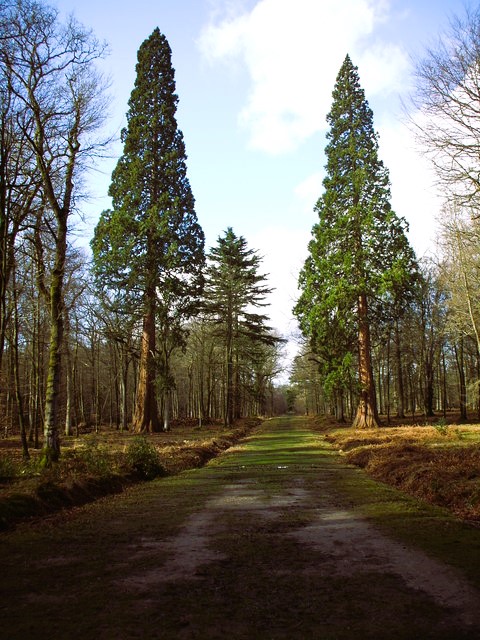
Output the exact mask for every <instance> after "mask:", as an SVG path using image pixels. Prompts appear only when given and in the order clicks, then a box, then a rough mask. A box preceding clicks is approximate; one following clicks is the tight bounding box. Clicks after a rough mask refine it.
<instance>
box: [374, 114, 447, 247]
mask: <svg viewBox="0 0 480 640" xmlns="http://www.w3.org/2000/svg"><path fill="white" fill-rule="evenodd" d="M380 156H381V158H382V160H383V161H384V163H385V166H386V167H387V168H388V169H389V172H390V180H391V183H392V188H391V189H392V206H393V208H394V210H395V212H396V213H397V214H398V215H399V216H402V217H405V218H406V220H407V221H408V223H409V225H410V233H409V238H410V242H411V244H412V246H413V248H414V249H415V251H416V253H417V256H418V257H421V256H423V255H424V254H426V253H429V252H431V251H432V250H433V248H434V240H435V236H436V233H437V227H438V225H437V217H438V213H439V211H440V207H441V197H440V194H439V192H438V189H437V188H436V187H435V186H434V185H435V179H434V175H433V169H432V167H431V164H430V163H429V162H428V160H427V158H425V156H423V155H420V153H419V151H418V148H417V146H416V144H415V140H414V137H413V134H412V133H411V132H410V131H409V130H408V128H407V127H406V126H405V125H404V124H402V123H400V122H396V123H389V124H384V125H383V126H382V127H380Z"/></svg>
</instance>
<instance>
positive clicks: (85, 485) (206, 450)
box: [0, 418, 261, 531]
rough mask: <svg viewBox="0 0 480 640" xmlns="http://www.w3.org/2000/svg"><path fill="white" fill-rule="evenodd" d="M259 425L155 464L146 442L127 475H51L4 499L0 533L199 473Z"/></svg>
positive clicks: (179, 449)
mask: <svg viewBox="0 0 480 640" xmlns="http://www.w3.org/2000/svg"><path fill="white" fill-rule="evenodd" d="M259 424H261V420H259V419H253V418H252V419H250V420H244V421H242V423H241V424H240V425H237V426H236V427H234V428H232V429H231V431H229V432H226V433H224V434H222V435H221V436H218V437H216V438H211V439H209V440H205V441H203V442H200V443H194V444H192V443H188V444H184V445H175V446H172V447H168V448H166V449H165V450H162V449H160V450H159V451H158V459H153V455H152V453H153V452H152V447H151V445H149V443H148V441H147V440H145V442H144V443H140V444H139V443H138V442H137V443H136V446H135V447H134V449H135V450H133V449H132V450H131V451H130V458H131V459H130V460H128V456H126V458H127V463H128V464H126V468H127V469H128V470H127V471H125V472H124V473H105V472H104V473H102V474H101V475H81V476H80V477H66V478H56V477H55V474H53V475H49V474H48V472H47V473H46V475H43V476H42V475H41V476H40V477H39V478H38V482H37V483H35V485H34V486H33V487H31V488H30V489H29V490H28V491H25V492H22V491H15V490H14V489H13V490H12V491H11V493H9V495H6V496H5V497H2V498H0V531H2V530H7V529H10V528H12V527H13V526H15V525H16V524H17V523H19V522H21V521H24V520H27V519H30V518H39V517H44V516H48V515H50V514H53V513H55V512H57V511H60V510H62V509H68V508H72V507H77V506H82V505H84V504H87V503H89V502H93V501H94V500H97V499H98V498H101V497H104V496H106V495H110V494H115V493H121V492H122V491H124V490H125V489H126V488H127V487H129V486H131V485H132V484H136V483H138V482H142V481H146V480H153V479H154V478H158V477H161V476H168V475H175V474H177V473H180V472H182V471H186V470H188V469H196V468H200V467H202V466H204V465H205V464H207V462H209V461H210V460H211V459H212V458H214V457H216V456H217V455H219V454H220V453H222V452H223V451H225V450H226V449H228V448H229V447H231V446H232V445H233V444H235V443H236V442H238V441H239V440H241V439H242V438H244V437H246V436H247V435H248V434H249V433H250V432H251V431H252V429H253V428H254V427H256V426H258V425H259ZM100 466H102V465H100Z"/></svg>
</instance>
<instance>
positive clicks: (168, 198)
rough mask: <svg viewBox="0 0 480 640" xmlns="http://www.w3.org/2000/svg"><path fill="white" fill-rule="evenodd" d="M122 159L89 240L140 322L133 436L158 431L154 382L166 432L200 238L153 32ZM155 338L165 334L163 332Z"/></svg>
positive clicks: (166, 55)
mask: <svg viewBox="0 0 480 640" xmlns="http://www.w3.org/2000/svg"><path fill="white" fill-rule="evenodd" d="M136 69H137V77H136V81H135V87H134V89H133V91H132V94H131V97H130V101H129V111H128V114H127V122H128V124H127V128H126V129H124V130H123V131H122V140H123V143H124V153H123V155H122V157H121V158H120V160H119V161H118V164H117V166H116V168H115V170H114V172H113V174H112V183H111V185H110V191H109V193H110V195H111V196H112V202H113V210H112V211H104V212H103V213H102V215H101V217H100V221H99V223H98V225H97V227H96V229H95V236H94V239H93V241H92V249H93V254H94V263H95V275H96V279H97V283H98V284H99V286H100V287H103V288H105V289H107V290H108V289H111V290H115V291H117V292H119V294H120V295H121V296H123V297H124V299H125V300H124V302H125V304H127V307H128V312H129V313H131V314H134V315H135V314H137V313H139V314H141V316H142V324H143V329H142V340H141V350H140V363H139V368H138V384H137V396H136V397H137V400H136V409H135V416H134V429H135V430H136V431H139V432H140V431H158V430H159V429H160V428H161V425H160V422H159V416H158V408H157V393H156V388H157V378H158V377H160V380H161V388H162V391H163V400H164V418H165V424H164V428H167V427H168V406H169V405H168V394H169V392H170V390H171V389H172V387H173V380H172V374H171V371H170V356H171V353H172V350H173V349H175V348H178V347H182V346H183V345H184V338H185V336H184V334H183V329H182V327H183V325H184V322H185V321H186V320H187V319H188V318H189V317H190V316H191V315H192V314H193V313H194V311H195V310H196V309H198V304H199V296H200V294H201V290H202V267H203V263H204V236H203V231H202V229H201V227H200V225H199V224H198V221H197V217H196V214H195V208H194V198H193V195H192V191H191V188H190V184H189V181H188V178H187V170H186V163H185V161H186V155H185V144H184V141H183V136H182V133H181V131H180V130H179V129H178V128H177V122H176V119H175V112H176V106H177V102H178V98H177V96H176V95H175V80H174V70H173V68H172V64H171V50H170V47H169V45H168V42H167V40H166V38H165V36H164V35H162V34H161V33H160V31H159V29H158V28H157V29H155V30H154V32H153V33H152V35H151V36H150V37H149V38H148V39H147V40H145V42H144V43H143V44H142V45H141V47H140V49H139V51H138V63H137V67H136ZM157 333H158V334H159V336H157Z"/></svg>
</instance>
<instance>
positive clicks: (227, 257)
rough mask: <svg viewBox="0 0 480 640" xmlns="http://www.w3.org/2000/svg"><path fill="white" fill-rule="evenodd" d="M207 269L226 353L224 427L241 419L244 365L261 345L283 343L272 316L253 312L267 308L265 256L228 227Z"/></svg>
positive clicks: (210, 309)
mask: <svg viewBox="0 0 480 640" xmlns="http://www.w3.org/2000/svg"><path fill="white" fill-rule="evenodd" d="M208 257H209V264H208V266H207V269H206V274H205V275H206V283H205V292H204V298H205V303H204V304H205V312H206V314H207V317H209V318H210V319H211V321H212V322H213V323H214V325H215V333H216V335H217V337H219V338H220V340H221V341H222V343H223V347H224V351H225V370H226V375H225V411H224V415H225V423H226V424H227V425H230V424H232V422H233V420H234V418H237V417H240V416H239V411H240V410H239V366H240V361H241V358H242V357H244V358H245V359H247V360H248V358H249V357H252V350H254V347H255V346H256V345H258V344H267V345H272V344H275V343H277V342H278V341H279V339H278V338H277V337H275V336H274V335H273V334H272V330H271V328H270V327H269V326H268V325H267V324H266V323H267V321H268V316H266V315H264V314H259V313H254V311H253V310H254V309H255V308H258V307H263V306H266V303H265V297H266V296H267V295H268V294H269V293H270V292H271V289H269V288H268V287H266V286H265V285H264V284H263V283H264V282H265V279H266V276H265V275H262V274H259V273H258V269H259V266H260V262H261V258H260V256H259V255H258V254H257V253H256V252H255V251H254V250H253V249H249V248H248V246H247V242H246V240H245V238H243V237H242V236H240V237H237V236H236V235H235V233H234V232H233V229H232V228H231V227H229V228H228V229H227V231H226V232H225V234H224V236H223V237H219V238H218V243H217V246H215V247H212V249H211V250H210V253H209V256H208Z"/></svg>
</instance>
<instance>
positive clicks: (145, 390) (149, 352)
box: [133, 299, 160, 433]
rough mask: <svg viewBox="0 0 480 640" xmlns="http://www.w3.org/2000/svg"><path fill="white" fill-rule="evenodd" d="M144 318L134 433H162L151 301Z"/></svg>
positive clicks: (153, 314) (153, 309)
mask: <svg viewBox="0 0 480 640" xmlns="http://www.w3.org/2000/svg"><path fill="white" fill-rule="evenodd" d="M147 305H148V308H147V313H146V314H145V316H144V318H143V332H142V344H141V348H140V362H139V367H138V385H137V396H136V402H135V414H134V416H133V431H135V432H136V433H143V432H145V431H148V432H150V433H153V432H155V431H160V421H159V418H158V407H157V396H156V387H155V306H154V302H153V301H152V300H151V299H149V301H148V303H147Z"/></svg>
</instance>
